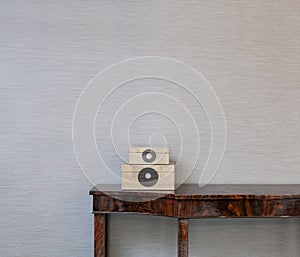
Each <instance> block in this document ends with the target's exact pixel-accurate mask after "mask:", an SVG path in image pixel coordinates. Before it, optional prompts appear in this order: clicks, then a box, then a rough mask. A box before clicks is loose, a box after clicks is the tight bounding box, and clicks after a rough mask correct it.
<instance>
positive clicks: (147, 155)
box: [142, 149, 156, 162]
mask: <svg viewBox="0 0 300 257" xmlns="http://www.w3.org/2000/svg"><path fill="white" fill-rule="evenodd" d="M142 157H143V160H144V161H145V162H154V161H155V159H156V153H155V152H154V151H153V150H151V149H146V150H145V151H144V152H143V153H142Z"/></svg>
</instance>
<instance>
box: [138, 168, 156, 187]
mask: <svg viewBox="0 0 300 257" xmlns="http://www.w3.org/2000/svg"><path fill="white" fill-rule="evenodd" d="M138 180H139V182H140V184H141V185H143V186H145V187H152V186H154V185H155V184H156V183H157V181H158V173H157V172H156V170H154V169H151V168H144V169H142V170H141V171H140V172H139V175H138Z"/></svg>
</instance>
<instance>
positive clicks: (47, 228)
mask: <svg viewBox="0 0 300 257" xmlns="http://www.w3.org/2000/svg"><path fill="white" fill-rule="evenodd" d="M0 7H1V8H0V90H1V91H0V111H1V117H0V131H1V133H0V142H1V150H0V151H1V155H0V156H1V159H0V160H1V176H2V179H1V183H0V193H1V201H0V229H1V233H0V240H1V245H0V255H1V256H9V257H13V256H20V257H21V256H24V257H25V256H49V257H50V256H51V257H54V256H55V257H58V256H92V221H93V219H92V215H91V214H90V210H91V199H90V198H89V197H88V190H89V188H90V185H89V183H88V182H87V181H86V180H85V178H84V176H83V175H82V174H81V172H80V169H79V167H78V165H77V163H76V159H75V157H74V153H73V148H72V135H71V126H72V117H73V111H74V108H75V104H76V101H77V99H78V97H79V96H80V93H81V91H82V90H83V88H84V86H85V85H86V83H87V82H88V81H89V80H90V79H91V78H92V77H93V76H94V75H95V74H96V73H98V72H99V71H101V70H102V69H104V68H106V67H107V66H109V65H111V64H113V63H115V62H117V61H120V60H123V59H126V58H131V57H135V56H139V55H158V56H168V57H174V58H176V59H178V60H181V61H183V62H186V63H188V64H190V65H192V66H193V67H195V68H196V69H197V70H199V71H201V72H202V73H203V75H204V76H205V77H206V78H207V79H208V80H209V81H210V83H211V85H212V86H213V87H214V89H215V91H216V93H217V95H218V96H219V98H220V100H221V103H222V105H223V108H224V112H225V115H226V120H227V126H228V143H227V150H226V153H225V156H224V160H223V163H222V166H221V167H220V170H219V172H218V174H217V175H216V177H215V178H214V180H213V183H300V173H299V167H300V151H299V145H300V137H299V129H300V121H299V114H300V101H299V99H300V87H299V79H300V72H299V67H300V58H299V57H300V53H299V51H300V47H299V46H300V31H299V22H300V15H299V12H300V2H299V1H296V0H294V1H292V0H291V1H263V2H262V1H252V2H249V1H233V0H232V1H226V2H225V1H221V0H215V1H207V2H204V1H203V2H201V3H200V2H197V1H195V2H193V1H188V2H183V1H126V2H110V1H38V0H29V1H11V0H7V1H5V0H3V1H1V3H0ZM145 83H146V82H145ZM151 83H154V82H151ZM145 85H146V84H145ZM132 86H133V87H134V86H135V85H132ZM155 86H156V88H157V89H158V90H167V86H166V85H163V84H159V83H158V84H157V85H155ZM127 93H128V92H127ZM175 93H176V92H175ZM177 93H178V92H177ZM124 98H126V92H124V95H122V94H121V92H120V93H119V95H118V99H115V102H116V101H119V102H122V100H124ZM113 99H114V98H113ZM190 108H191V109H193V108H196V107H193V106H190ZM106 115H107V117H109V116H110V115H111V113H109V112H107V114H106ZM157 119H159V117H157ZM141 124H142V123H141ZM167 125H168V124H166V126H167ZM142 128H143V127H142ZM136 129H137V131H139V130H138V129H139V127H138V126H137V128H136ZM170 129H172V128H170ZM170 131H173V130H170ZM174 133H175V132H174ZM139 135H140V139H141V138H142V136H143V134H142V133H141V134H139ZM172 135H173V134H172ZM97 136H98V140H100V142H102V141H101V139H102V138H101V137H103V136H104V137H105V135H103V134H101V133H99V132H97ZM173 138H174V140H176V137H174V136H173V137H171V142H170V145H174V144H175V143H176V141H172V139H173ZM138 139H139V138H135V139H134V140H138ZM203 141H204V145H205V138H204V139H203ZM104 142H105V141H104ZM103 145H104V146H105V145H106V144H103ZM100 148H101V147H100ZM102 150H104V151H105V150H107V149H102ZM108 150H109V148H108ZM107 152H108V155H107V158H108V161H111V162H113V163H114V164H115V166H114V169H116V172H118V167H119V163H118V161H117V157H116V156H115V155H114V153H113V152H112V151H107ZM199 165H200V166H201V163H200V164H199ZM200 166H199V168H201V167H200ZM197 172H198V170H197V169H196V170H195V172H194V173H193V174H192V176H191V177H190V178H189V182H195V181H197V179H198V176H199V174H198V173H197ZM136 222H137V223H136ZM299 225H300V223H299V220H295V219H290V220H275V219H272V220H259V221H257V220H240V221H237V220H233V221H229V220H225V221H224V220H221V221H216V220H210V221H204V220H203V221H193V222H192V225H191V229H192V230H191V243H190V244H191V253H192V256H200V255H204V256H220V255H221V254H222V255H223V256H228V257H229V256H273V257H274V256H275V257H276V256H278V257H279V256H292V257H296V256H299V255H300V247H299V243H298V242H299V240H300V235H299ZM175 226H176V223H175V221H174V220H172V219H163V218H155V217H137V216H131V217H118V216H113V217H112V229H111V230H112V231H111V232H112V233H111V240H112V245H114V246H115V247H113V249H112V256H131V257H133V256H174V255H175V251H176V250H175V248H174V247H175V245H176V235H175ZM127 228H130V231H129V232H128V230H127ZM227 230H228V231H229V235H232V236H228V233H225V232H224V231H227ZM145 231H147V233H145ZM249 239H250V242H248V240H249ZM138 243H141V245H138ZM216 245H218V246H219V247H216ZM133 246H134V247H137V248H136V250H134V249H133V248H132V247H133ZM153 249H155V253H154V252H153ZM220 251H221V252H220Z"/></svg>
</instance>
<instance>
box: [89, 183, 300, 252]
mask: <svg viewBox="0 0 300 257" xmlns="http://www.w3.org/2000/svg"><path fill="white" fill-rule="evenodd" d="M120 188H121V187H120V185H98V186H96V187H94V188H93V189H92V190H91V191H90V194H91V195H93V213H94V214H95V257H104V256H105V257H107V256H108V253H107V250H108V247H107V246H106V244H107V240H106V238H107V231H108V229H107V218H108V214H109V213H136V214H146V215H157V216H166V217H173V218H177V219H178V256H179V257H183V256H184V257H186V256H188V219H193V218H239V217H260V218H263V217H286V216H288V217H289V216H293V217H300V185H207V186H205V187H199V186H198V185H183V186H181V187H179V188H178V189H177V190H176V191H175V192H124V191H121V189H120Z"/></svg>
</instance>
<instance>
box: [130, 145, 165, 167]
mask: <svg viewBox="0 0 300 257" xmlns="http://www.w3.org/2000/svg"><path fill="white" fill-rule="evenodd" d="M169 163H170V150H169V148H167V147H131V148H129V164H169Z"/></svg>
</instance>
